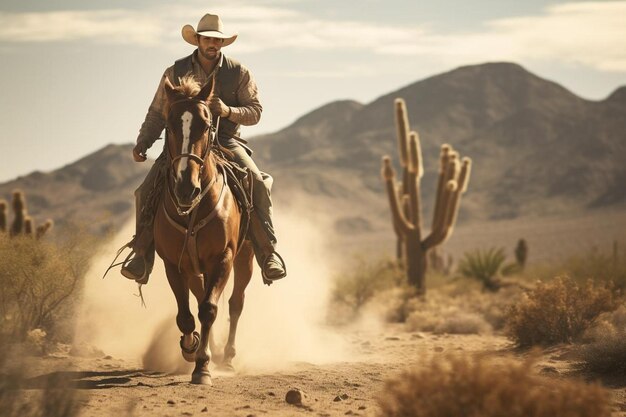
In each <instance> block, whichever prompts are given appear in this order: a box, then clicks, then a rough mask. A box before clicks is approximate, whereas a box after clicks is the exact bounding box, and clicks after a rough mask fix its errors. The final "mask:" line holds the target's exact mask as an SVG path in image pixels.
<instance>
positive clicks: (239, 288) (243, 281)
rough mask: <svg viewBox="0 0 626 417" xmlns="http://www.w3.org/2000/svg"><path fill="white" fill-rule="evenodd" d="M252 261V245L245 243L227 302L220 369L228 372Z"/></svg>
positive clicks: (231, 365)
mask: <svg viewBox="0 0 626 417" xmlns="http://www.w3.org/2000/svg"><path fill="white" fill-rule="evenodd" d="M253 261H254V252H253V250H252V245H251V244H250V242H245V243H244V245H243V246H242V247H241V250H240V251H239V253H238V254H237V257H236V258H235V284H234V286H233V293H232V295H231V297H230V299H229V300H228V313H229V316H230V329H229V332H228V341H227V342H226V346H225V347H224V362H223V363H222V367H224V368H225V369H228V370H234V368H233V358H234V357H235V355H236V354H237V351H236V349H235V338H236V337H237V324H238V323H239V317H241V312H242V311H243V304H244V300H245V291H246V287H247V286H248V284H249V283H250V278H251V277H252V269H253V265H254V262H253Z"/></svg>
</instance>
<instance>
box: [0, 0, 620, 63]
mask: <svg viewBox="0 0 626 417" xmlns="http://www.w3.org/2000/svg"><path fill="white" fill-rule="evenodd" d="M291 6H292V3H291V2H289V1H278V2H277V1H276V0H275V1H274V2H265V3H261V4H256V3H255V4H252V3H248V2H247V0H241V1H239V2H236V3H230V4H229V5H227V6H223V7H221V8H219V7H218V8H216V11H217V13H219V14H220V15H221V16H222V17H223V19H224V21H225V22H226V30H227V31H228V30H233V28H236V29H238V30H239V33H240V35H241V36H240V37H239V39H238V40H237V52H238V53H257V52H264V51H271V50H277V49H285V48H292V49H297V50H305V51H306V50H309V51H315V52H332V51H339V52H341V51H350V52H358V53H362V52H366V53H372V54H378V55H381V56H383V55H396V56H413V57H424V58H429V59H436V60H440V61H445V62H446V63H450V64H458V63H462V62H477V61H483V60H512V61H529V60H530V61H547V62H550V61H552V62H559V63H565V64H576V65H583V66H587V67H590V68H593V69H596V70H600V71H626V48H624V41H623V40H624V39H626V24H625V21H626V1H599V2H578V3H576V2H572V3H565V4H560V5H555V6H550V7H547V8H546V9H544V10H543V11H542V12H541V13H539V14H535V15H529V16H516V17H508V18H501V19H495V20H491V21H487V22H485V23H484V24H483V26H482V28H480V29H477V30H474V31H472V32H458V33H436V32H434V31H432V30H429V29H428V28H427V27H425V26H423V27H422V26H418V25H413V26H399V25H394V24H393V23H387V24H384V23H381V22H376V23H372V22H361V21H349V20H329V19H320V18H317V17H315V16H312V15H310V14H307V13H303V12H299V11H297V10H295V9H293V8H290V7H291ZM204 10H205V5H204V4H202V3H196V2H191V3H186V5H185V6H177V7H175V8H174V7H164V6H154V7H153V8H151V9H144V10H95V11H57V12H40V13H8V12H0V42H6V43H16V42H58V41H78V40H89V41H93V42H100V43H125V44H133V45H141V46H150V47H151V46H159V47H176V46H178V45H179V42H180V27H181V26H182V23H191V24H192V25H195V23H196V22H197V19H198V16H201V15H202V13H204Z"/></svg>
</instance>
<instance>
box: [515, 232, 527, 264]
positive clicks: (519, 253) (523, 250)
mask: <svg viewBox="0 0 626 417" xmlns="http://www.w3.org/2000/svg"><path fill="white" fill-rule="evenodd" d="M527 259H528V244H527V243H526V240H524V239H520V240H518V241H517V246H516V247H515V260H516V261H517V264H518V265H519V266H520V268H522V269H524V267H525V266H526V260H527Z"/></svg>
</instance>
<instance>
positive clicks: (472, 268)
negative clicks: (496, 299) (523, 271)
mask: <svg viewBox="0 0 626 417" xmlns="http://www.w3.org/2000/svg"><path fill="white" fill-rule="evenodd" d="M505 261H506V255H505V254H504V249H503V248H498V249H496V248H491V249H487V250H480V249H477V250H475V251H472V252H466V253H465V254H464V255H463V258H462V259H461V261H460V262H459V268H458V272H459V273H460V274H461V275H462V276H464V277H466V278H472V279H475V280H478V281H479V282H480V283H482V284H483V287H484V288H485V289H488V290H490V291H497V290H499V289H500V287H501V281H500V277H501V276H503V275H510V274H512V273H514V272H517V271H518V270H519V266H518V265H517V264H515V263H511V264H505Z"/></svg>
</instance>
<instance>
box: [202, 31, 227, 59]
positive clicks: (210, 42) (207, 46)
mask: <svg viewBox="0 0 626 417" xmlns="http://www.w3.org/2000/svg"><path fill="white" fill-rule="evenodd" d="M223 44H224V39H220V38H211V37H208V36H201V35H198V52H199V53H200V54H201V55H202V56H203V57H204V58H206V59H208V60H209V61H213V60H215V59H217V57H218V56H219V53H220V49H222V45H223Z"/></svg>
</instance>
